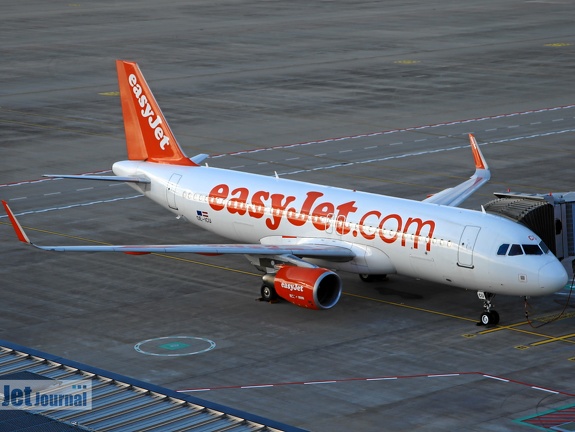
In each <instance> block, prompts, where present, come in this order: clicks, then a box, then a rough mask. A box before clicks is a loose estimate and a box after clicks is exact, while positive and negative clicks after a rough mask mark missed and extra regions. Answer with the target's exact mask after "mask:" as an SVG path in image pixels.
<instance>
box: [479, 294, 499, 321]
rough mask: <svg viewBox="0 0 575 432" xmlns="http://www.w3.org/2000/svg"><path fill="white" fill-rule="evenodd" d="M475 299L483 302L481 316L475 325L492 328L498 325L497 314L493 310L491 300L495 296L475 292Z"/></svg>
mask: <svg viewBox="0 0 575 432" xmlns="http://www.w3.org/2000/svg"><path fill="white" fill-rule="evenodd" d="M477 297H479V299H480V300H483V313H482V314H481V317H480V321H479V322H478V323H477V325H484V326H494V325H497V324H499V314H498V313H497V311H496V310H495V309H493V304H492V303H491V300H492V299H493V297H495V294H493V293H488V292H484V291H477Z"/></svg>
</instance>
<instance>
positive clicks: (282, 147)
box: [210, 104, 575, 159]
mask: <svg viewBox="0 0 575 432" xmlns="http://www.w3.org/2000/svg"><path fill="white" fill-rule="evenodd" d="M571 108H575V104H574V105H562V106H557V107H550V108H541V109H536V110H528V111H519V112H514V113H508V114H497V115H492V116H485V117H478V118H472V119H466V120H455V121H452V122H445V123H435V124H429V125H422V126H412V127H408V128H400V129H389V130H383V131H377V132H370V133H364V134H358V135H348V136H342V137H337V138H327V139H322V140H315V141H306V142H300V143H294V144H280V145H277V146H272V147H261V148H256V149H249V150H241V151H236V152H228V153H220V154H216V155H211V156H210V158H212V159H216V158H220V157H224V156H237V155H242V154H250V153H258V152H262V151H268V150H281V149H287V148H293V147H303V146H309V145H313V144H325V143H329V142H336V141H344V140H349V139H357V138H368V137H374V136H380V135H389V134H394V133H399V132H409V131H421V130H424V129H432V128H436V127H441V126H454V125H460V124H467V123H476V122H481V121H485V120H494V119H500V118H508V117H515V116H522V115H528V114H537V113H542V112H550V111H557V110H565V109H571Z"/></svg>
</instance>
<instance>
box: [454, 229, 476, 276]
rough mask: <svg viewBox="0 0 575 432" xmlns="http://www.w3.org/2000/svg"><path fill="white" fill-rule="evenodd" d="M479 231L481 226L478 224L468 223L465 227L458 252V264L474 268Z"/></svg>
mask: <svg viewBox="0 0 575 432" xmlns="http://www.w3.org/2000/svg"><path fill="white" fill-rule="evenodd" d="M479 231H481V227H477V226H472V225H467V226H466V227H465V228H464V230H463V233H462V234H461V238H460V239H459V250H458V252H457V265H459V266H460V267H467V268H473V248H475V242H476V241H477V236H478V235H479Z"/></svg>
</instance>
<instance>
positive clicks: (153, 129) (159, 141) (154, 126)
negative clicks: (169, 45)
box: [116, 60, 197, 166]
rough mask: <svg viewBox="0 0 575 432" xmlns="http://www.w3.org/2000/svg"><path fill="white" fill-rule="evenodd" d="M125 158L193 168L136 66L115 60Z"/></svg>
mask: <svg viewBox="0 0 575 432" xmlns="http://www.w3.org/2000/svg"><path fill="white" fill-rule="evenodd" d="M116 69H117V71H118V83H119V85H120V98H121V99H122V113H123V115H124V129H125V131H126V147H127V149H128V159H130V160H145V161H148V162H156V163H163V164H172V165H192V166H196V165H197V164H196V163H194V162H192V161H191V160H190V159H189V158H188V157H187V156H186V155H185V154H184V152H183V151H182V149H181V148H180V146H179V144H178V142H177V141H176V138H175V137H174V134H173V133H172V131H171V129H170V126H168V122H167V121H166V119H165V118H164V115H163V114H162V111H161V110H160V107H159V105H158V103H157V102H156V99H155V98H154V95H153V94H152V91H151V90H150V88H149V87H148V83H147V82H146V80H145V79H144V76H143V75H142V72H141V71H140V68H139V67H138V65H137V64H136V63H133V62H127V61H123V60H116Z"/></svg>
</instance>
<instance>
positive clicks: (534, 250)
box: [523, 244, 543, 255]
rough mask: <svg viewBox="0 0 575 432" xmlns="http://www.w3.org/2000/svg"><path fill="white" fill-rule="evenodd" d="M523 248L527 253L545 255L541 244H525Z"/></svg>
mask: <svg viewBox="0 0 575 432" xmlns="http://www.w3.org/2000/svg"><path fill="white" fill-rule="evenodd" d="M523 250H524V251H525V254H526V255H543V251H542V250H541V248H540V247H539V245H534V244H524V245H523Z"/></svg>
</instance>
